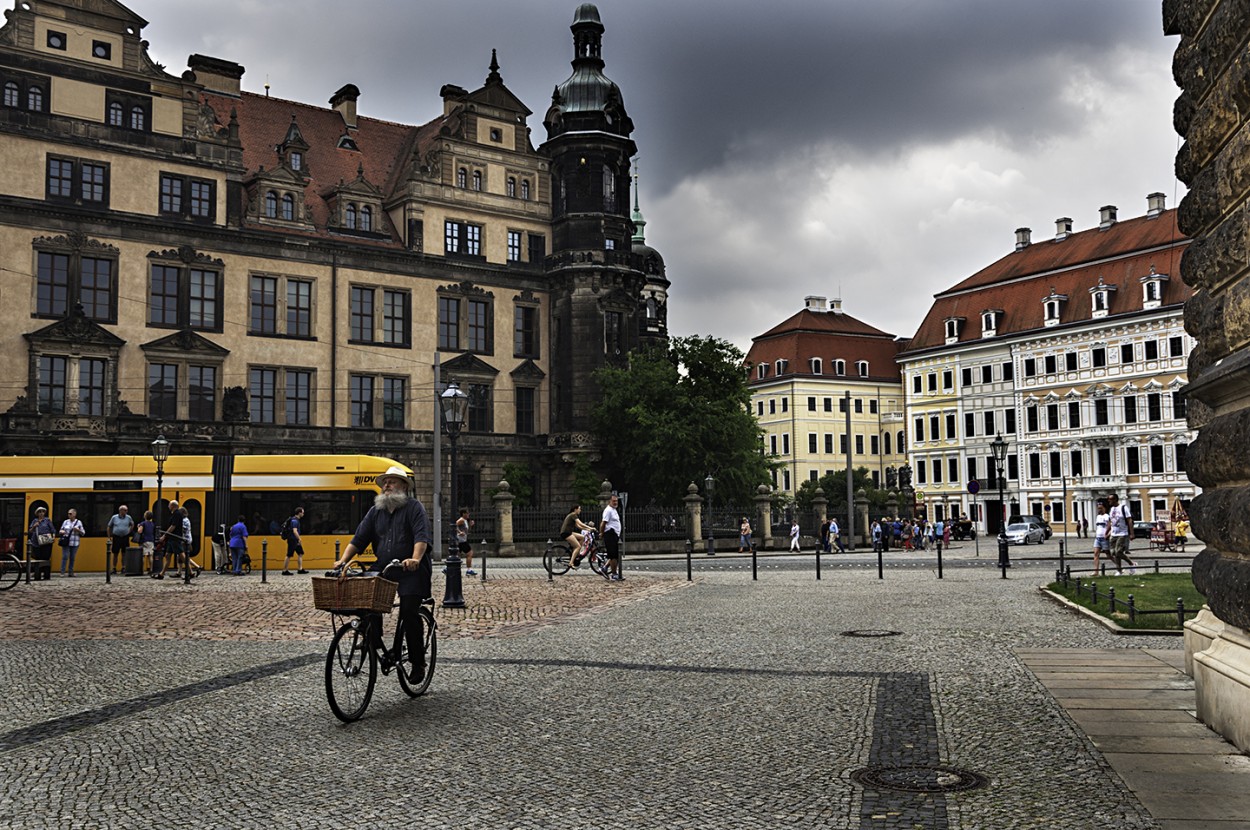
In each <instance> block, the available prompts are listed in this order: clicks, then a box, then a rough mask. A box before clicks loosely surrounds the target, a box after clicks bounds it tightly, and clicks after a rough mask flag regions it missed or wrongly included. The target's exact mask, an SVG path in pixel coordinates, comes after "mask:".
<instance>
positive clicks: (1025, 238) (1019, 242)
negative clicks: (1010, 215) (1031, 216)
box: [1016, 228, 1033, 251]
mask: <svg viewBox="0 0 1250 830" xmlns="http://www.w3.org/2000/svg"><path fill="white" fill-rule="evenodd" d="M1032 244H1033V229H1032V228H1016V250H1017V251H1023V250H1024V249H1025V248H1027V247H1029V246H1030V245H1032Z"/></svg>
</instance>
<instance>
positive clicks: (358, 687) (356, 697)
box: [326, 620, 378, 723]
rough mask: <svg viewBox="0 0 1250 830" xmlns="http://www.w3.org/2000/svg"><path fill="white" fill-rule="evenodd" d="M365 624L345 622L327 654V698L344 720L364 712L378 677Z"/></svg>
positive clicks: (357, 717)
mask: <svg viewBox="0 0 1250 830" xmlns="http://www.w3.org/2000/svg"><path fill="white" fill-rule="evenodd" d="M365 627H366V626H365V625H364V624H359V627H358V621H355V620H353V621H351V622H345V623H343V625H342V626H341V627H340V628H339V630H338V632H337V633H336V634H335V635H334V639H333V640H332V641H331V642H330V652H329V653H328V654H327V655H326V700H327V701H329V703H330V711H332V712H333V713H334V716H335V717H336V718H338V719H339V720H341V721H343V722H344V723H351V722H352V721H354V720H359V719H360V716H361V715H363V714H364V713H365V709H367V708H368V707H369V699H370V698H371V697H373V685H374V683H376V682H377V679H378V656H377V654H375V653H374V651H373V649H372V648H370V647H369V642H368V632H367V631H363V630H362V629H363V628H365Z"/></svg>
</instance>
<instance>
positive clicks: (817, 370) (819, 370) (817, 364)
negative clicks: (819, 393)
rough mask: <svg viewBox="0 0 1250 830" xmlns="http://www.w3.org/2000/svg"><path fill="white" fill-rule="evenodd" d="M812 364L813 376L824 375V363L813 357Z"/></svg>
mask: <svg viewBox="0 0 1250 830" xmlns="http://www.w3.org/2000/svg"><path fill="white" fill-rule="evenodd" d="M810 363H811V367H812V374H813V375H820V374H824V368H825V366H824V361H822V360H821V359H820V358H819V357H813V358H812V359H811V361H810Z"/></svg>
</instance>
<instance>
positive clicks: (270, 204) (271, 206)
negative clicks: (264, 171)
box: [265, 190, 278, 219]
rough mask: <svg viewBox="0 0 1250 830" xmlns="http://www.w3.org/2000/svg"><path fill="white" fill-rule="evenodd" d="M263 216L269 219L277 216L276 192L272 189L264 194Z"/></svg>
mask: <svg viewBox="0 0 1250 830" xmlns="http://www.w3.org/2000/svg"><path fill="white" fill-rule="evenodd" d="M265 216H267V217H269V218H270V219H277V218H278V194H277V193H274V192H273V191H272V190H271V191H269V192H268V193H266V194H265Z"/></svg>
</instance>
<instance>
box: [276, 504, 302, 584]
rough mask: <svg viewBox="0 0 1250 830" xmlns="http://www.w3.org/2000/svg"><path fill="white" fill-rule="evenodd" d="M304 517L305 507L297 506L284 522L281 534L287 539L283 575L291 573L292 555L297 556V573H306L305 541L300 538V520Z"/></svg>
mask: <svg viewBox="0 0 1250 830" xmlns="http://www.w3.org/2000/svg"><path fill="white" fill-rule="evenodd" d="M303 518H304V508H303V507H296V508H295V511H294V512H293V513H291V516H290V518H288V519H287V520H286V521H285V522H283V523H282V531H281V535H282V538H283V539H284V540H286V559H284V560H282V575H283V576H290V575H291V557H292V556H294V557H295V565H296V573H302V574H306V573H308V571H306V570H304V542H303V540H302V539H300V521H301V520H302V519H303Z"/></svg>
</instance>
